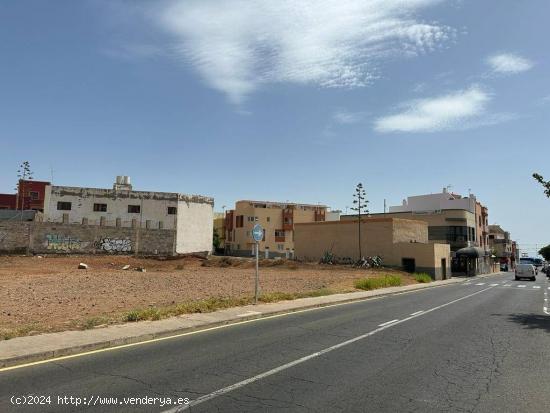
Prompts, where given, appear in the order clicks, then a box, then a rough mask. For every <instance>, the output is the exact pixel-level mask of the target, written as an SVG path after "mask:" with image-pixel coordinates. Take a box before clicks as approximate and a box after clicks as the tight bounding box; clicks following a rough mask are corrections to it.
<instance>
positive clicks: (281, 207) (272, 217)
mask: <svg viewBox="0 0 550 413" xmlns="http://www.w3.org/2000/svg"><path fill="white" fill-rule="evenodd" d="M339 217H340V215H339V214H331V213H330V211H329V210H328V207H327V206H325V205H310V204H296V203H289V202H266V201H248V200H246V201H237V202H236V203H235V209H233V210H230V211H227V213H226V215H225V245H226V252H227V253H228V254H232V255H254V254H255V245H256V243H255V241H254V240H253V238H252V228H253V227H254V225H255V224H260V225H261V226H262V227H263V228H264V238H263V240H262V241H260V243H259V250H260V253H261V254H263V255H264V256H266V257H277V256H279V257H288V258H290V257H293V256H294V227H295V225H296V224H299V223H305V222H323V221H326V220H327V218H328V219H339Z"/></svg>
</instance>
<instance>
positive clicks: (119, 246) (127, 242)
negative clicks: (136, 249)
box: [97, 238, 132, 252]
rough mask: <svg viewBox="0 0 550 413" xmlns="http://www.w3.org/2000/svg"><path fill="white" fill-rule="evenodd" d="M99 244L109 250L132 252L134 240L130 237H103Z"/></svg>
mask: <svg viewBox="0 0 550 413" xmlns="http://www.w3.org/2000/svg"><path fill="white" fill-rule="evenodd" d="M97 246H98V248H99V249H102V250H103V251H107V252H130V251H132V240H131V239H130V238H102V239H101V240H100V241H99V242H98V243H97Z"/></svg>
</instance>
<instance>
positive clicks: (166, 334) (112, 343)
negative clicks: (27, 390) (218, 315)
mask: <svg viewBox="0 0 550 413" xmlns="http://www.w3.org/2000/svg"><path fill="white" fill-rule="evenodd" d="M501 274H503V273H500V272H499V273H492V274H483V275H480V276H476V277H467V278H451V279H449V280H444V281H445V283H444V284H438V282H437V281H436V282H433V283H429V284H412V285H413V286H415V288H408V289H402V290H400V291H395V290H392V291H386V292H385V291H383V290H384V289H381V290H375V291H374V294H372V295H369V296H362V297H350V298H347V299H346V298H344V299H340V300H334V301H329V302H324V303H314V304H305V305H302V306H299V307H295V308H291V309H280V310H273V311H264V312H261V313H258V314H251V315H246V316H234V317H233V318H230V319H226V320H223V321H212V322H205V323H203V324H201V325H196V326H192V327H181V328H175V329H167V330H163V331H159V332H156V333H145V334H141V335H137V336H129V337H121V338H117V339H113V340H104V341H97V342H93V343H87V344H81V345H74V346H68V347H64V348H59V349H55V350H48V351H43V352H35V353H31V354H24V355H20V356H15V357H9V358H2V359H0V372H1V371H2V370H5V369H8V370H9V369H14V368H18V367H23V366H24V365H26V364H29V363H40V362H41V363H47V362H48V361H52V360H54V359H58V358H72V357H76V356H78V355H80V354H83V353H84V354H85V353H88V352H92V351H101V350H103V351H106V350H108V349H115V348H117V347H121V346H132V345H139V344H145V343H147V342H149V341H151V340H156V339H169V338H175V337H178V336H181V335H185V334H189V333H193V332H198V331H207V330H210V329H215V328H221V327H224V326H230V325H235V324H240V323H243V322H247V321H252V320H258V319H262V318H270V317H275V316H281V315H284V314H293V313H297V312H302V311H307V310H314V309H317V308H324V307H332V306H336V305H343V304H350V303H354V302H359V301H366V300H371V299H375V298H382V297H388V296H392V295H399V294H408V293H413V292H417V291H421V290H425V289H429V288H438V287H445V286H448V285H455V284H459V283H461V282H466V281H468V280H474V279H480V278H487V277H492V276H496V275H501ZM403 287H408V286H403ZM390 288H400V287H390ZM345 294H350V293H342V295H345ZM351 294H353V293H351ZM335 295H336V294H335ZM325 297H330V296H325ZM302 300H311V298H303V299H302ZM222 311H223V310H222ZM210 314H215V312H214V313H210ZM53 334H55V333H53ZM13 340H16V338H15V339H13Z"/></svg>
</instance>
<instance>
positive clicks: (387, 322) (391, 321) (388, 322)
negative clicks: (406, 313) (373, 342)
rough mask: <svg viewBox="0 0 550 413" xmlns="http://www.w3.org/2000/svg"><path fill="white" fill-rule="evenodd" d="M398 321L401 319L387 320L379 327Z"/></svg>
mask: <svg viewBox="0 0 550 413" xmlns="http://www.w3.org/2000/svg"><path fill="white" fill-rule="evenodd" d="M396 321H399V320H398V319H395V320H390V321H386V322H385V323H382V324H378V327H384V326H387V325H389V324H393V323H395V322H396Z"/></svg>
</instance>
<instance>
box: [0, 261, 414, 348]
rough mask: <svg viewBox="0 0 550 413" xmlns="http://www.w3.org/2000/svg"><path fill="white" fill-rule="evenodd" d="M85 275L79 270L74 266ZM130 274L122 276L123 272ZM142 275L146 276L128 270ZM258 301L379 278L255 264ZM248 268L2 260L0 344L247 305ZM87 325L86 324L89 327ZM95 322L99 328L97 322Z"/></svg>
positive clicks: (325, 268)
mask: <svg viewBox="0 0 550 413" xmlns="http://www.w3.org/2000/svg"><path fill="white" fill-rule="evenodd" d="M81 262H83V263H86V264H87V265H88V269H86V270H82V269H78V268H77V267H78V264H79V263H81ZM125 265H130V269H128V270H123V269H122V268H123V266H125ZM138 267H143V268H145V269H146V272H138V271H136V270H135V268H138ZM261 267H262V268H261V271H260V279H261V288H262V292H263V293H271V292H288V293H297V292H308V291H312V290H317V289H320V288H327V289H330V290H332V291H334V292H346V291H354V290H355V288H354V281H355V280H357V279H359V278H364V277H372V276H377V275H380V274H381V273H384V274H387V273H394V274H400V275H401V276H402V280H403V284H412V283H416V281H415V280H414V279H413V278H412V277H411V276H410V275H408V274H406V273H402V272H399V271H393V270H387V269H378V270H365V269H356V268H350V267H346V266H336V265H319V264H304V263H295V262H291V261H284V260H263V261H262V262H261ZM253 280H254V262H253V261H252V260H250V259H238V258H230V259H223V258H219V257H212V258H211V259H209V260H207V261H206V262H205V261H204V260H202V259H199V258H192V257H187V258H179V259H173V260H156V259H145V258H135V257H128V256H119V255H114V256H45V257H23V256H1V257H0V333H3V334H2V335H0V339H1V338H2V336H3V337H4V338H9V337H11V336H15V335H27V334H36V333H39V332H51V331H62V330H69V329H82V328H90V327H94V326H97V324H107V323H115V322H121V321H122V315H123V314H124V313H125V312H127V311H130V310H134V309H144V308H148V307H163V306H170V305H174V304H178V303H182V302H187V301H192V300H201V299H207V298H211V297H249V296H251V295H253V290H254V281H253ZM91 320H92V321H91ZM98 320H101V321H100V322H98Z"/></svg>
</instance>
